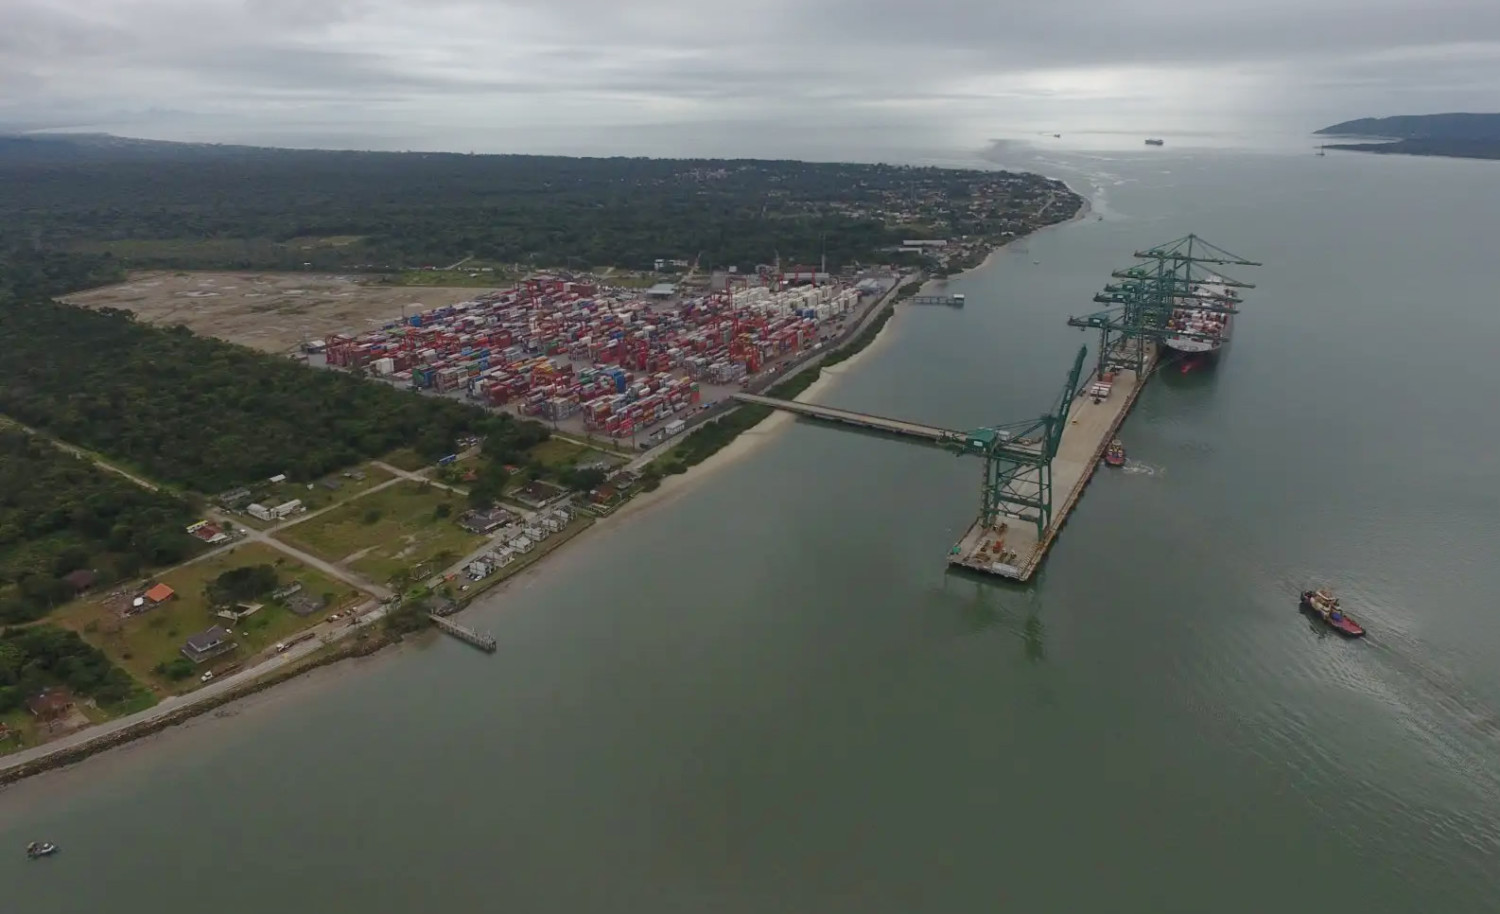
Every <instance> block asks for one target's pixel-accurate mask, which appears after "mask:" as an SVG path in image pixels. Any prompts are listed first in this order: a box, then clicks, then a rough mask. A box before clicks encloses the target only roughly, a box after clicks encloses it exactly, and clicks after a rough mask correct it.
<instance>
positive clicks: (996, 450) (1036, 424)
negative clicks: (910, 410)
mask: <svg viewBox="0 0 1500 914" xmlns="http://www.w3.org/2000/svg"><path fill="white" fill-rule="evenodd" d="M1087 356H1088V347H1087V346H1080V347H1078V355H1077V356H1076V357H1075V358H1074V359H1073V370H1072V371H1070V372H1069V373H1068V380H1067V382H1066V383H1065V384H1064V385H1063V389H1062V393H1061V395H1059V396H1058V398H1057V400H1056V402H1054V403H1053V405H1052V409H1051V410H1050V411H1049V412H1048V413H1046V414H1045V415H1043V416H1039V417H1038V418H1035V419H1028V420H1025V421H1022V422H1012V423H1009V424H1006V425H991V426H985V427H984V428H978V429H974V430H973V431H971V432H967V433H965V434H964V435H963V437H962V440H961V441H960V440H953V441H950V442H949V443H948V447H950V448H952V449H953V450H954V451H955V452H956V453H958V454H960V455H970V456H976V457H982V458H984V481H983V484H982V485H981V487H980V495H979V522H980V524H981V526H983V527H985V528H986V529H994V528H995V527H996V526H997V525H998V524H999V523H1000V518H1001V517H1012V518H1016V519H1018V520H1023V521H1029V522H1031V523H1034V524H1035V525H1036V533H1037V539H1038V540H1040V539H1041V537H1042V534H1043V533H1044V532H1045V531H1046V529H1047V527H1048V525H1050V524H1051V523H1052V458H1053V457H1056V456H1057V446H1058V443H1059V442H1061V441H1062V433H1063V428H1064V427H1065V426H1066V425H1067V422H1068V409H1069V408H1070V407H1071V406H1072V404H1073V398H1074V397H1075V396H1076V395H1077V393H1078V389H1079V387H1078V382H1079V378H1080V377H1081V376H1082V374H1083V362H1084V359H1085V358H1087Z"/></svg>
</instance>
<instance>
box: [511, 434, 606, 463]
mask: <svg viewBox="0 0 1500 914" xmlns="http://www.w3.org/2000/svg"><path fill="white" fill-rule="evenodd" d="M529 454H530V456H531V457H532V458H534V459H535V460H536V461H537V462H538V463H540V464H542V465H543V466H545V467H547V468H549V469H560V468H562V467H568V466H575V465H577V464H580V463H591V462H593V461H595V460H607V461H609V463H610V465H612V466H613V465H615V464H618V463H619V462H620V461H619V458H618V457H617V456H616V455H615V454H611V453H609V452H607V451H601V450H598V449H597V448H592V447H589V446H588V445H586V444H578V443H577V442H574V441H567V440H565V439H562V438H558V437H552V438H548V439H547V440H546V441H543V442H542V443H541V444H538V445H536V446H535V447H533V448H532V449H531V451H530V452H529Z"/></svg>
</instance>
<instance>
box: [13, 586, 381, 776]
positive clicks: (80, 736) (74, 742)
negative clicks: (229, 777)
mask: <svg viewBox="0 0 1500 914" xmlns="http://www.w3.org/2000/svg"><path fill="white" fill-rule="evenodd" d="M353 612H354V614H355V618H356V619H357V621H356V622H355V623H354V624H348V623H345V622H344V621H343V620H342V619H340V620H339V621H338V622H324V623H320V624H319V625H317V626H314V627H313V628H310V629H308V631H309V632H312V633H314V635H315V637H313V638H310V639H308V640H307V641H303V642H301V643H300V644H295V645H293V646H292V647H290V648H289V649H288V650H287V651H286V653H284V654H275V655H272V656H271V657H269V658H267V659H266V661H265V662H263V663H260V664H257V665H256V666H254V667H251V668H250V669H247V670H243V671H241V672H238V673H234V674H231V675H229V676H225V677H224V678H222V679H216V680H214V681H213V682H212V683H210V684H208V685H206V686H204V687H202V688H200V689H198V690H197V691H195V692H191V693H189V694H187V695H173V696H169V697H167V698H165V699H163V700H162V702H161V704H158V705H156V706H155V707H153V708H148V709H146V710H145V711H142V712H140V713H139V714H132V715H130V716H129V717H122V718H120V719H118V720H112V721H109V722H108V723H103V724H96V725H95V726H92V727H85V728H84V729H82V730H80V731H78V732H77V733H71V734H69V735H67V736H64V737H61V738H59V739H55V740H52V741H51V742H48V743H43V744H42V745H40V746H36V747H34V748H31V749H23V750H21V751H20V752H14V753H11V754H10V755H7V756H4V757H0V771H8V770H10V769H12V768H15V767H18V766H20V765H24V764H26V763H27V762H33V761H36V760H38V759H42V758H45V757H47V756H49V755H51V754H53V753H55V752H62V751H64V750H66V749H72V748H74V747H77V746H81V745H83V744H85V743H88V742H90V741H92V740H95V739H99V738H100V737H104V736H109V735H110V734H113V733H118V732H119V731H121V730H124V729H125V728H126V727H131V726H134V725H137V724H142V723H146V722H148V721H153V720H157V719H159V718H161V717H164V716H166V715H167V714H171V713H173V712H175V711H179V710H181V709H182V708H190V707H192V706H193V705H196V704H202V703H203V702H205V701H208V700H210V699H212V698H215V697H217V696H220V695H222V694H223V693H224V692H226V691H228V690H229V689H233V688H235V687H237V686H241V685H244V684H245V683H247V682H253V681H254V680H256V679H259V678H260V677H262V676H264V675H266V674H267V673H272V672H275V671H276V670H279V669H281V668H283V667H285V666H286V665H287V664H289V663H292V662H293V661H296V660H300V659H301V658H303V657H306V656H307V655H309V654H311V653H313V652H314V651H316V650H318V649H319V648H321V647H322V646H323V645H325V644H331V643H333V642H335V641H339V640H342V639H344V638H348V637H350V636H352V635H354V634H356V633H357V632H359V631H361V630H363V629H365V628H367V627H369V626H370V625H373V624H374V623H375V622H377V621H379V620H380V619H382V618H384V617H385V613H386V608H385V607H384V606H381V605H380V604H379V603H377V602H375V601H374V600H371V601H369V602H367V603H364V604H362V605H361V606H359V607H357V608H356V609H355V610H353Z"/></svg>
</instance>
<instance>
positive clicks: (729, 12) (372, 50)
mask: <svg viewBox="0 0 1500 914" xmlns="http://www.w3.org/2000/svg"><path fill="white" fill-rule="evenodd" d="M0 14H3V16H4V21H5V23H6V26H7V27H6V28H5V29H4V30H0V123H9V124H13V125H17V126H23V127H42V126H45V127H59V126H72V127H101V128H105V129H109V128H121V127H123V128H126V129H128V132H131V133H134V134H136V135H147V136H161V137H164V138H183V139H198V140H203V139H221V140H225V141H236V142H288V141H291V142H298V139H297V138H298V137H319V138H325V139H326V138H327V137H332V136H338V137H342V138H343V142H342V143H341V144H342V145H361V146H370V147H373V148H381V147H387V148H388V147H390V145H391V144H393V143H399V144H402V145H415V146H419V147H422V148H455V149H469V148H482V149H489V150H495V151H501V150H505V149H526V150H531V149H538V148H553V149H557V150H558V151H585V150H583V149H582V148H581V146H582V145H587V144H596V143H603V144H604V147H603V148H601V149H594V150H592V151H608V145H609V142H610V140H609V136H610V131H611V130H618V131H633V133H631V134H630V135H632V136H637V137H641V136H644V137H649V136H650V135H651V130H652V129H655V130H656V135H657V136H660V137H662V138H663V140H662V146H663V148H661V149H659V150H656V151H657V152H660V153H663V154H671V153H673V152H694V151H697V150H696V149H691V148H689V149H683V148H681V145H682V144H683V143H684V142H687V143H688V144H690V145H692V144H694V143H696V144H697V145H698V146H700V147H703V148H706V146H707V145H717V144H722V143H723V142H725V141H726V140H728V139H732V138H733V136H734V135H735V133H736V132H740V133H744V132H746V131H754V132H755V141H756V145H757V146H765V145H767V144H768V143H771V144H772V145H774V140H775V138H776V135H777V134H778V133H783V134H786V135H787V136H788V137H791V136H793V135H797V136H801V137H804V138H806V137H818V138H820V140H822V141H826V142H833V141H834V140H835V139H836V137H835V136H833V135H832V134H833V132H836V131H844V132H848V133H850V134H852V135H857V136H860V137H864V136H868V135H870V134H871V133H875V134H882V135H897V134H902V133H909V132H924V137H925V140H924V141H930V142H932V143H933V144H937V145H941V144H954V143H960V144H972V145H979V144H982V142H983V140H984V139H987V138H988V137H990V136H994V135H997V134H999V133H1002V132H1004V131H1005V130H1006V129H1007V128H1014V129H1027V128H1031V127H1037V126H1048V127H1057V128H1059V129H1063V128H1069V129H1071V128H1082V127H1111V126H1134V125H1139V126H1141V127H1142V128H1149V129H1167V128H1170V127H1173V126H1178V125H1203V124H1210V125H1221V124H1230V123H1242V124H1248V123H1251V122H1254V123H1256V124H1273V123H1276V124H1280V125H1282V126H1283V127H1285V128H1286V129H1296V130H1301V129H1310V128H1312V127H1316V126H1320V125H1321V123H1322V122H1324V121H1328V120H1343V119H1346V118H1350V117H1358V116H1366V115H1378V114H1391V113H1403V112H1420V111H1425V110H1439V109H1442V110H1451V109H1458V108H1465V107H1479V108H1483V107H1489V108H1494V107H1496V105H1495V99H1496V92H1497V87H1500V3H1494V2H1493V0H1424V3H1423V4H1422V5H1421V7H1420V9H1419V8H1417V5H1416V4H1412V3H1410V2H1409V0H1265V2H1257V3H1244V2H1239V3H1232V4H1231V3H1224V2H1218V3H1215V2H1213V0H1136V2H1133V3H1131V4H1129V5H1126V4H1122V3H1119V2H1107V0H1048V2H1046V3H1020V2H1017V0H1009V2H1006V0H920V2H914V0H900V2H898V0H799V2H795V3H794V2H791V0H739V2H736V3H733V4H730V3H725V2H723V0H698V2H692V3H689V2H680V0H638V2H628V3H622V2H619V0H496V2H485V0H70V2H69V3H67V4H60V3H57V2H56V0H0ZM667 128H671V129H670V130H668V129H667ZM695 128H696V130H697V134H696V135H697V136H698V137H699V138H700V139H699V140H694V136H695V133H694V130H695ZM768 131H769V132H768ZM121 132H126V130H121ZM668 136H670V137H671V138H672V139H671V140H667V139H666V137H668ZM570 137H571V138H572V139H569V138H570ZM647 144H648V145H649V140H647ZM575 147H576V148H575Z"/></svg>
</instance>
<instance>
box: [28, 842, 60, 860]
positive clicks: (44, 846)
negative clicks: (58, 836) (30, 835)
mask: <svg viewBox="0 0 1500 914" xmlns="http://www.w3.org/2000/svg"><path fill="white" fill-rule="evenodd" d="M55 853H57V845H56V844H53V843H52V842H51V841H33V842H31V843H30V844H28V845H26V856H27V857H29V858H31V859H32V860H37V859H39V858H41V857H50V856H52V855H53V854H55Z"/></svg>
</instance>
